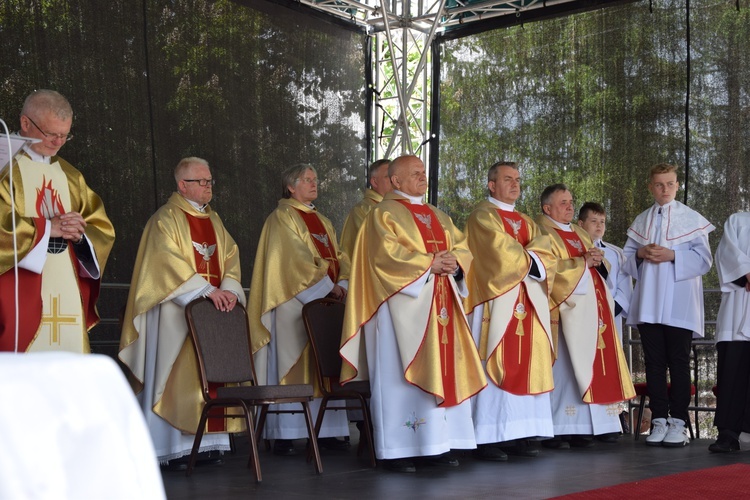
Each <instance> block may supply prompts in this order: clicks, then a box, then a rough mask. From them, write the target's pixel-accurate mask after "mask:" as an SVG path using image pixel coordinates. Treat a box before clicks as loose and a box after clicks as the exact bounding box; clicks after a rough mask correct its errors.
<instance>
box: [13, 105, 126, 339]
mask: <svg viewBox="0 0 750 500" xmlns="http://www.w3.org/2000/svg"><path fill="white" fill-rule="evenodd" d="M72 123H73V110H72V109H71V107H70V104H69V103H68V101H67V99H65V97H63V96H62V95H60V94H59V93H57V92H55V91H52V90H37V91H34V92H33V93H32V94H31V95H29V96H28V97H27V99H26V101H25V103H24V107H23V111H22V113H21V134H22V135H23V136H25V137H31V138H35V139H39V140H40V142H37V143H34V144H27V145H25V146H24V147H23V149H22V151H21V152H20V153H19V154H18V155H17V156H16V158H15V159H14V161H13V164H12V165H11V166H10V167H9V168H5V169H4V170H2V173H1V174H0V200H1V201H0V204H2V205H3V206H4V207H5V208H4V209H3V212H2V215H0V235H1V238H0V351H17V352H37V351H54V350H62V351H72V352H78V353H88V352H89V351H90V349H89V337H88V331H89V330H90V329H91V328H93V327H94V325H96V324H97V323H98V322H99V315H98V313H97V310H96V301H97V298H98V297H99V287H100V284H101V275H102V273H103V272H104V266H105V264H106V262H107V258H108V257H109V252H110V250H111V249H112V244H113V243H114V239H115V231H114V228H113V227H112V223H111V222H110V221H109V218H108V217H107V214H106V213H105V211H104V205H103V203H102V200H101V198H99V196H98V195H97V194H96V193H94V191H92V190H91V189H90V188H89V187H88V185H87V184H86V181H85V180H84V178H83V175H82V174H81V172H79V171H78V170H76V169H75V168H74V167H73V166H72V165H70V164H69V163H68V162H66V161H65V160H63V159H62V158H60V157H59V156H57V152H58V151H59V150H60V148H61V147H62V146H63V145H64V144H65V143H66V141H67V140H69V139H70V138H71V137H72V135H71V134H70V128H71V125H72ZM1 167H3V165H0V168H1ZM11 168H12V169H13V195H14V201H15V205H14V206H13V208H12V210H11V209H10V207H11V197H10V194H11V191H10V175H9V174H10V169H11ZM11 216H13V217H14V218H15V222H16V240H17V251H18V254H17V258H18V284H17V285H18V312H19V321H18V338H16V319H15V318H16V300H15V289H16V278H15V270H14V266H15V262H14V250H13V225H12V217H11Z"/></svg>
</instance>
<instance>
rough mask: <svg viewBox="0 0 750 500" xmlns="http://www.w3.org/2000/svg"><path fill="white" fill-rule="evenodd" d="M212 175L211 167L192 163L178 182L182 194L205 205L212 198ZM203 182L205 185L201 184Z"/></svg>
mask: <svg viewBox="0 0 750 500" xmlns="http://www.w3.org/2000/svg"><path fill="white" fill-rule="evenodd" d="M212 181H213V177H211V169H209V168H208V167H207V166H205V165H203V164H202V163H193V164H191V165H190V168H188V169H187V170H186V171H185V178H184V179H183V180H181V181H180V182H178V183H177V184H178V186H177V187H178V189H179V190H180V193H181V194H182V196H184V197H185V198H187V199H188V200H190V201H194V202H195V203H197V204H199V205H205V204H207V203H208V202H210V201H211V198H213V185H212ZM201 184H205V186H201Z"/></svg>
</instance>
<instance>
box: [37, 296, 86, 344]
mask: <svg viewBox="0 0 750 500" xmlns="http://www.w3.org/2000/svg"><path fill="white" fill-rule="evenodd" d="M51 298H52V304H51V307H50V314H49V315H47V316H43V317H42V324H44V325H49V326H50V333H51V339H50V343H51V344H58V345H60V325H64V324H67V325H76V324H78V318H77V317H75V316H63V315H61V314H60V296H59V295H58V296H57V297H51Z"/></svg>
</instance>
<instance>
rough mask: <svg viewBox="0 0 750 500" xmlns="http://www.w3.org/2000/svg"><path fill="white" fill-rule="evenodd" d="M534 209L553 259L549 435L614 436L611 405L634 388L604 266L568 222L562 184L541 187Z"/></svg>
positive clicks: (616, 427) (568, 200)
mask: <svg viewBox="0 0 750 500" xmlns="http://www.w3.org/2000/svg"><path fill="white" fill-rule="evenodd" d="M541 204H542V211H543V215H540V216H539V218H538V219H537V222H538V223H539V225H540V226H541V227H542V229H543V230H544V231H545V232H546V233H547V234H549V235H550V239H551V243H552V251H553V253H554V254H555V256H556V257H557V273H556V275H555V281H554V285H553V287H552V290H551V293H550V304H551V308H552V325H553V334H555V335H557V343H556V346H557V350H556V354H557V361H556V363H555V365H554V369H553V374H554V378H555V390H554V391H553V393H552V411H553V419H554V424H555V435H556V436H562V435H578V436H591V435H602V434H611V433H616V432H620V430H621V429H620V420H619V413H620V412H619V406H618V405H617V403H620V402H622V401H625V400H628V399H630V398H632V397H634V396H635V390H634V388H633V383H632V382H631V380H630V373H629V371H628V367H627V364H626V362H625V356H624V353H623V351H622V345H621V344H620V340H619V337H618V334H617V330H616V328H615V324H614V313H613V311H614V305H613V301H612V295H611V294H610V292H609V289H608V287H607V286H606V283H605V280H606V275H607V273H608V266H609V264H608V263H607V261H606V260H605V259H604V254H603V252H602V250H601V249H600V248H596V247H594V246H593V244H592V241H591V238H590V237H589V235H588V233H586V231H585V230H583V229H582V228H581V227H580V226H578V225H575V224H571V223H570V222H571V221H572V219H573V215H574V212H575V211H574V207H573V197H572V195H571V194H570V191H568V189H567V187H565V186H564V185H563V184H554V185H552V186H549V187H547V188H546V189H545V190H544V192H543V193H542V197H541ZM556 327H557V328H556ZM556 329H558V330H559V333H561V335H558V332H555V330H556Z"/></svg>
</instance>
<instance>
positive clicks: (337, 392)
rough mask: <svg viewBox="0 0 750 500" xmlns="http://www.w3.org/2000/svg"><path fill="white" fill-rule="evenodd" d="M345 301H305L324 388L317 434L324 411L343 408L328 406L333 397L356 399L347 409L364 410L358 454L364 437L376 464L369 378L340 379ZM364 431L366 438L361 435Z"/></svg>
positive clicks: (305, 318)
mask: <svg viewBox="0 0 750 500" xmlns="http://www.w3.org/2000/svg"><path fill="white" fill-rule="evenodd" d="M344 310H345V306H344V303H343V302H341V301H338V300H335V299H318V300H313V301H312V302H309V303H308V304H305V306H304V307H303V308H302V319H303V321H304V323H305V330H307V336H308V338H309V339H310V345H311V347H312V350H313V355H314V356H313V357H314V358H315V365H316V372H317V376H318V384H319V385H320V387H321V390H322V391H323V400H322V401H321V404H320V410H319V411H318V418H317V420H316V421H315V435H316V436H317V435H318V434H319V433H320V427H321V425H322V424H323V417H324V416H325V412H326V411H329V410H333V411H335V410H338V411H342V408H341V407H340V406H335V407H331V406H328V403H329V402H330V401H341V400H346V401H356V402H357V403H358V404H355V405H351V406H350V405H349V404H347V406H346V409H347V410H361V411H362V416H363V425H362V429H360V440H359V448H358V449H357V455H361V454H362V451H363V445H364V444H365V441H366V442H367V445H368V446H369V448H370V463H371V464H372V466H373V467H375V465H376V461H375V447H374V446H373V439H372V417H371V416H370V407H369V405H368V404H367V401H368V400H369V399H370V382H369V381H366V380H365V381H356V382H349V383H348V384H346V385H344V386H342V385H341V384H340V383H339V374H340V373H341V356H340V355H339V347H340V345H341V330H342V327H343V324H344ZM361 434H364V437H365V440H363V439H362V435H361Z"/></svg>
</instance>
